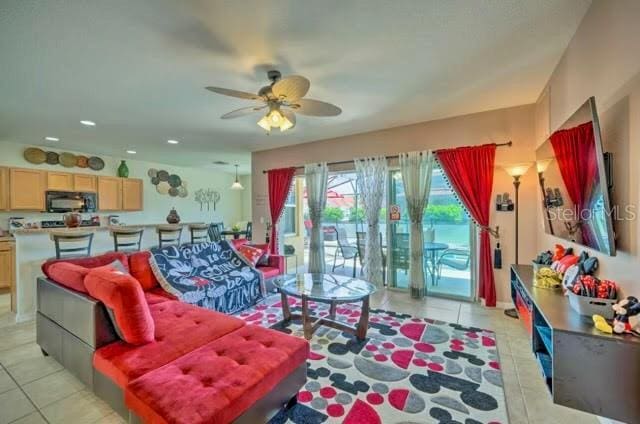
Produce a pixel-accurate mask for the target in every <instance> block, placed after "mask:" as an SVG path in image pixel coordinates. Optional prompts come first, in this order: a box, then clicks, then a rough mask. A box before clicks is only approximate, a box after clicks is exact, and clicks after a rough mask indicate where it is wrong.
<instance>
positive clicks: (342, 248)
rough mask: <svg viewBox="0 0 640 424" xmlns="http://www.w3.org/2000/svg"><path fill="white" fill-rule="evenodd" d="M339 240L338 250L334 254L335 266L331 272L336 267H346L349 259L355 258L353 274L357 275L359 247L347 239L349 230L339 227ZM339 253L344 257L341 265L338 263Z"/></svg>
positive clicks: (332, 270)
mask: <svg viewBox="0 0 640 424" xmlns="http://www.w3.org/2000/svg"><path fill="white" fill-rule="evenodd" d="M336 233H337V241H338V245H337V247H336V251H335V253H334V254H333V268H332V269H331V272H334V271H335V270H336V268H340V267H344V266H345V265H346V263H347V260H351V259H353V276H354V277H355V276H356V260H357V259H358V249H357V248H356V247H355V246H353V245H351V244H350V243H349V240H348V239H347V231H346V230H345V229H344V228H337V229H336ZM338 253H340V256H341V257H342V263H341V264H340V265H338V264H337V260H338Z"/></svg>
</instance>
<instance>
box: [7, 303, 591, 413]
mask: <svg viewBox="0 0 640 424" xmlns="http://www.w3.org/2000/svg"><path fill="white" fill-rule="evenodd" d="M372 307H376V308H385V309H389V310H394V311H398V312H405V313H410V314H412V315H414V316H419V317H428V318H437V319H440V320H443V321H448V322H458V323H460V324H465V325H471V324H472V325H474V326H478V327H484V328H487V329H491V330H494V331H495V332H496V333H497V337H498V352H499V354H500V360H501V363H502V370H503V376H504V384H505V394H506V400H507V408H508V412H509V419H510V422H511V423H512V424H524V423H535V424H542V423H549V424H557V423H568V422H579V423H580V424H596V423H598V420H597V418H596V417H595V416H593V415H589V414H585V413H581V412H578V411H575V410H572V409H568V408H564V407H561V406H556V405H554V404H553V403H552V402H551V399H550V397H549V394H548V393H547V391H546V388H545V387H544V383H543V382H542V379H541V377H540V373H539V372H538V369H537V364H536V362H535V360H534V359H533V355H532V354H531V352H530V351H529V347H528V340H527V334H526V332H525V331H524V330H523V329H522V327H521V326H520V323H519V322H518V321H517V320H512V319H510V318H506V317H504V315H503V314H502V311H501V310H491V309H485V308H483V307H481V306H478V305H474V304H469V303H464V302H456V301H450V300H444V299H437V298H427V299H426V300H423V301H414V300H412V299H410V298H409V297H408V296H407V294H406V293H400V292H394V291H388V290H385V291H382V292H379V293H376V294H375V295H374V298H373V299H372ZM35 340H36V334H35V325H34V322H26V323H21V324H14V323H13V319H12V316H11V314H10V312H9V298H8V295H0V424H8V423H15V424H41V423H64V424H69V423H73V424H76V423H80V424H84V423H87V424H89V423H105V424H106V423H123V422H124V421H123V420H122V419H121V418H120V416H118V415H117V414H116V413H115V412H113V410H112V409H111V408H110V407H109V406H108V405H107V404H105V403H104V402H103V401H101V400H100V399H98V398H97V397H96V396H94V395H93V394H92V393H91V392H90V391H89V390H87V389H85V388H84V386H83V385H82V383H80V382H79V381H78V380H77V379H76V378H75V377H73V376H72V375H71V374H69V373H68V372H67V371H65V370H64V369H63V368H62V366H61V365H60V364H58V363H57V362H56V361H55V360H54V359H52V358H49V357H43V356H42V354H41V352H40V348H39V347H38V345H37V344H36V343H35Z"/></svg>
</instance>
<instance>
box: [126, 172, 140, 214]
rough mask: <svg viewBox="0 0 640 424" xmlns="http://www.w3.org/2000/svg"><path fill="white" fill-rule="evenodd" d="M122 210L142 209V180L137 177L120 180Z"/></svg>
mask: <svg viewBox="0 0 640 424" xmlns="http://www.w3.org/2000/svg"><path fill="white" fill-rule="evenodd" d="M122 210H124V211H141V210H142V180H140V179H137V178H124V179H123V180H122Z"/></svg>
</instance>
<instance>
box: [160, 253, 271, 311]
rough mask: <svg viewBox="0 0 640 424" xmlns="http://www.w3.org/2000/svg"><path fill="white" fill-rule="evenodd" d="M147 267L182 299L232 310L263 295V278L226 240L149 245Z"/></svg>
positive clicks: (244, 307) (169, 290) (167, 289)
mask: <svg viewBox="0 0 640 424" xmlns="http://www.w3.org/2000/svg"><path fill="white" fill-rule="evenodd" d="M149 260H150V263H151V269H153V273H154V274H155V276H156V278H157V279H158V281H159V282H160V285H161V286H162V288H163V289H165V290H166V291H168V292H169V293H171V294H173V295H174V296H176V297H178V299H180V300H181V301H183V302H185V303H190V304H193V305H197V306H201V307H203V308H207V309H213V310H215V311H218V312H224V313H227V314H234V313H236V312H240V311H242V310H244V309H246V308H248V307H250V306H253V305H255V304H256V303H257V302H258V301H259V300H261V299H262V298H263V297H264V293H265V290H264V282H263V277H262V274H261V273H260V272H258V271H257V270H256V269H255V268H253V267H252V266H251V265H250V264H249V263H248V262H247V261H246V260H245V258H244V257H243V256H242V255H240V254H239V253H238V252H237V251H236V250H235V249H234V248H233V246H232V245H231V244H230V243H229V242H227V241H221V242H214V243H197V244H189V245H184V246H180V247H178V246H167V247H163V248H159V247H155V248H152V249H151V258H150V259H149Z"/></svg>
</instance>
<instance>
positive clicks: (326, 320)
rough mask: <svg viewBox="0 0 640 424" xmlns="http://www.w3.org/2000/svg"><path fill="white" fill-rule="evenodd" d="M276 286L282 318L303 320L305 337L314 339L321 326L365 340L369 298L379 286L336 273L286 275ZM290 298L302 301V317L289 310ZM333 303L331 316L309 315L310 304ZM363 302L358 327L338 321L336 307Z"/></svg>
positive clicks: (276, 282) (330, 306)
mask: <svg viewBox="0 0 640 424" xmlns="http://www.w3.org/2000/svg"><path fill="white" fill-rule="evenodd" d="M274 285H275V286H276V287H277V288H278V289H279V290H280V295H281V296H282V315H283V318H284V321H285V322H287V321H291V320H292V319H302V328H303V330H304V337H305V339H307V340H310V339H311V337H312V336H313V333H314V332H315V331H316V330H317V329H318V327H320V326H321V325H326V326H327V327H331V328H335V329H338V330H341V331H345V332H348V333H351V334H355V336H356V337H357V338H358V339H359V340H363V339H364V338H366V336H367V328H368V327H369V296H370V295H371V294H373V293H375V291H376V287H375V286H374V285H373V284H371V283H369V282H367V281H364V280H360V279H357V278H351V277H345V276H342V275H335V274H297V275H292V274H290V275H285V276H284V278H282V279H278V280H277V281H275V282H274ZM287 296H293V297H297V298H300V299H302V314H293V313H291V310H290V309H289V302H288V299H287ZM310 300H312V301H315V302H320V303H327V304H329V315H328V316H325V317H318V316H313V315H311V314H310V312H309V301H310ZM353 302H362V311H361V313H360V320H359V321H358V324H357V325H356V326H355V327H352V326H350V325H347V324H345V323H343V322H340V321H337V320H336V305H339V304H340V303H353Z"/></svg>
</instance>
